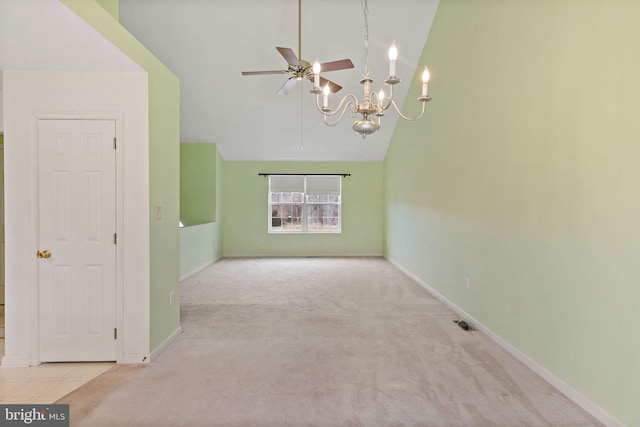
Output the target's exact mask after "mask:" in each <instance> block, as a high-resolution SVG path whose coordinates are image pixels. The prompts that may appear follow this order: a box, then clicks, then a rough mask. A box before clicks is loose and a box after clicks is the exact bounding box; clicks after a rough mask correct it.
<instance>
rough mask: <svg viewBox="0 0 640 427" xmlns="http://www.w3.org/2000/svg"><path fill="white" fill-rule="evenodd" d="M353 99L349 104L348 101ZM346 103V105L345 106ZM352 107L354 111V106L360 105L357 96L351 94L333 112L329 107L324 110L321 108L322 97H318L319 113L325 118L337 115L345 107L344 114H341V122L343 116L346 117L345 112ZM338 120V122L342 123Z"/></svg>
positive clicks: (317, 106)
mask: <svg viewBox="0 0 640 427" xmlns="http://www.w3.org/2000/svg"><path fill="white" fill-rule="evenodd" d="M349 98H351V100H350V101H348V102H347V100H348V99H349ZM345 102H346V104H345ZM349 105H351V107H352V110H354V108H353V106H354V105H356V106H357V105H358V98H356V96H355V95H352V94H349V95H345V96H344V98H342V100H341V101H340V104H339V105H338V107H337V108H336V109H335V110H333V111H331V110H330V109H329V108H328V107H327V108H324V107H321V106H320V95H316V108H317V109H318V111H320V112H321V113H322V114H323V115H324V116H325V117H327V116H334V115H336V114H337V113H339V112H340V110H342V107H343V106H344V110H343V111H342V114H340V120H341V119H342V116H343V115H344V112H345V111H346V110H347V107H348V106H349ZM340 120H338V121H340Z"/></svg>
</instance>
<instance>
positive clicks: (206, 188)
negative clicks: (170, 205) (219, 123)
mask: <svg viewBox="0 0 640 427" xmlns="http://www.w3.org/2000/svg"><path fill="white" fill-rule="evenodd" d="M216 154H217V148H216V145H215V144H200V143H190V142H189V143H187V142H183V143H181V144H180V219H181V220H182V223H183V224H184V225H185V226H190V225H197V224H204V223H207V222H214V221H215V220H216Z"/></svg>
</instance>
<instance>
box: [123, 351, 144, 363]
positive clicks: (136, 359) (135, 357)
mask: <svg viewBox="0 0 640 427" xmlns="http://www.w3.org/2000/svg"><path fill="white" fill-rule="evenodd" d="M149 359H150V356H149V353H128V354H123V355H122V359H121V360H120V361H119V362H118V363H122V364H136V363H145V364H146V363H149Z"/></svg>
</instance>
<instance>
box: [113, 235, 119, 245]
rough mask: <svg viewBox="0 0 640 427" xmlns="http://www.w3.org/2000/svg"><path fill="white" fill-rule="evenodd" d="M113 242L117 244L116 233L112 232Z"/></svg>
mask: <svg viewBox="0 0 640 427" xmlns="http://www.w3.org/2000/svg"><path fill="white" fill-rule="evenodd" d="M113 244H114V245H117V244H118V235H117V234H116V233H113Z"/></svg>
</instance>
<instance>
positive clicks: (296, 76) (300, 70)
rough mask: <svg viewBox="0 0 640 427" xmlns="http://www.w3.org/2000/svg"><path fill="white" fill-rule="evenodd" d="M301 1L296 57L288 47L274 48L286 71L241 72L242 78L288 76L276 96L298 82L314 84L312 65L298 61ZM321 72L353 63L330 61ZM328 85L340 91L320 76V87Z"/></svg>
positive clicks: (335, 69) (300, 12) (335, 85)
mask: <svg viewBox="0 0 640 427" xmlns="http://www.w3.org/2000/svg"><path fill="white" fill-rule="evenodd" d="M301 2H302V0H298V56H296V54H295V52H294V51H293V50H291V49H289V48H288V47H276V49H277V50H278V52H280V55H282V56H283V57H284V59H285V60H286V61H287V64H288V67H287V69H286V70H271V71H243V72H242V75H243V76H256V75H263V74H289V75H290V77H289V78H288V79H287V81H286V82H284V85H282V87H281V88H280V90H278V95H286V94H288V93H289V92H290V91H291V89H293V87H294V86H295V85H296V82H297V81H298V80H302V79H305V78H306V79H309V80H310V81H311V82H314V74H313V65H312V64H311V63H310V62H309V61H305V60H304V59H300V58H301V57H302V54H301V49H302V47H301V46H302V42H301V39H302V28H301V21H302V8H301ZM320 67H321V71H322V72H323V73H326V72H327V71H337V70H345V69H348V68H353V62H351V60H350V59H341V60H339V61H331V62H325V63H323V64H320ZM314 83H315V82H314ZM326 85H329V90H330V91H331V92H332V93H335V92H338V91H339V90H340V89H342V86H340V85H339V84H336V83H334V82H332V81H330V80H327V79H325V78H324V77H322V76H320V86H322V87H324V86H326Z"/></svg>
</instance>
